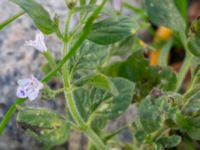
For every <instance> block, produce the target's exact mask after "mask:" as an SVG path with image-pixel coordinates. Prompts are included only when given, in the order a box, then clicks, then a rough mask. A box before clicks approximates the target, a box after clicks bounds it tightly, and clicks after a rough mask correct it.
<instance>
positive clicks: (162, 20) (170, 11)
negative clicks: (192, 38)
mask: <svg viewBox="0 0 200 150" xmlns="http://www.w3.org/2000/svg"><path fill="white" fill-rule="evenodd" d="M144 5H145V8H146V10H147V13H148V16H149V18H150V20H151V21H152V22H153V23H154V24H156V25H158V26H166V27H169V28H171V29H173V30H175V31H178V32H184V31H185V29H186V24H185V22H184V19H183V18H182V16H181V14H180V12H179V10H178V9H177V7H176V5H175V2H174V0H144Z"/></svg>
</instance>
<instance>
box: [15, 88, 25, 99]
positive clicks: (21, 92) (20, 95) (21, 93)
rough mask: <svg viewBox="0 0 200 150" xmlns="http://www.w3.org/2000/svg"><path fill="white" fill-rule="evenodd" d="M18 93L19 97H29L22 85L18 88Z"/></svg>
mask: <svg viewBox="0 0 200 150" xmlns="http://www.w3.org/2000/svg"><path fill="white" fill-rule="evenodd" d="M16 94H17V97H19V98H26V97H27V93H26V92H25V91H24V90H23V88H21V87H18V88H17V93H16Z"/></svg>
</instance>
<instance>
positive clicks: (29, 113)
mask: <svg viewBox="0 0 200 150" xmlns="http://www.w3.org/2000/svg"><path fill="white" fill-rule="evenodd" d="M17 123H18V124H19V126H20V127H21V128H22V129H24V130H25V131H26V133H27V134H30V135H31V136H33V137H34V138H36V139H38V140H39V141H41V142H42V143H43V144H45V145H59V144H62V143H64V142H65V141H66V140H67V138H68V135H69V124H68V123H67V122H66V121H65V120H64V119H63V118H62V117H61V116H60V115H58V114H57V113H55V112H54V111H52V110H50V109H46V108H31V107H20V108H19V112H18V114H17Z"/></svg>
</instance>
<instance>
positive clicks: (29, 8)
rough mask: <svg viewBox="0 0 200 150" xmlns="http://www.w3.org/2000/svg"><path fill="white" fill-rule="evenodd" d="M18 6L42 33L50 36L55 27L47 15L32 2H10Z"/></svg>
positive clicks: (16, 0) (28, 0)
mask: <svg viewBox="0 0 200 150" xmlns="http://www.w3.org/2000/svg"><path fill="white" fill-rule="evenodd" d="M11 1H12V2H14V3H15V4H17V5H19V6H20V7H21V8H22V9H23V10H24V11H25V12H26V13H27V14H28V15H29V16H30V17H31V18H32V19H33V21H34V23H35V25H36V26H37V27H38V28H39V29H40V30H41V31H42V32H44V33H46V34H51V33H53V32H54V31H55V25H54V23H53V21H52V20H51V18H50V15H49V13H48V12H47V11H46V10H45V9H44V8H43V7H42V6H41V5H40V4H39V3H37V2H36V1H34V0H11Z"/></svg>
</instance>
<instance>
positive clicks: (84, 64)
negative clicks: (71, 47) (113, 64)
mask: <svg viewBox="0 0 200 150" xmlns="http://www.w3.org/2000/svg"><path fill="white" fill-rule="evenodd" d="M107 55H108V50H107V48H106V47H105V46H101V45H97V44H95V43H93V42H90V41H88V40H86V41H85V42H84V43H83V44H82V46H81V47H80V49H79V50H78V51H77V53H76V54H75V55H74V57H72V58H71V59H70V68H71V69H70V70H71V72H72V73H76V74H80V75H81V76H83V74H84V73H83V72H84V71H88V70H89V73H91V70H97V68H98V67H100V66H101V65H102V64H103V62H104V61H105V59H106V58H107ZM86 75H88V72H87V73H86Z"/></svg>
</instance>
